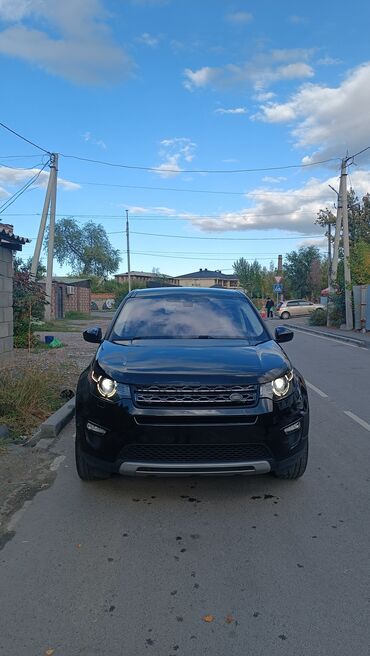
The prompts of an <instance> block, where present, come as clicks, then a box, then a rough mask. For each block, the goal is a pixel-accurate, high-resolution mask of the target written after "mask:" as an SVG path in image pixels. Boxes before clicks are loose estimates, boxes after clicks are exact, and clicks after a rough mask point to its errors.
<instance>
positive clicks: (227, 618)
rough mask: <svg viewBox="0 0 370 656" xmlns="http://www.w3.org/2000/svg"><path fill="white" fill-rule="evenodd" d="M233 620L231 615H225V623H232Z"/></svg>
mask: <svg viewBox="0 0 370 656" xmlns="http://www.w3.org/2000/svg"><path fill="white" fill-rule="evenodd" d="M233 621H234V618H233V616H232V615H227V616H226V624H232V623H233Z"/></svg>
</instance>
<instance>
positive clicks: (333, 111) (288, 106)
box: [252, 63, 370, 163]
mask: <svg viewBox="0 0 370 656" xmlns="http://www.w3.org/2000/svg"><path fill="white" fill-rule="evenodd" d="M369 107H370V63H366V64H363V65H362V66H359V67H358V68H356V69H354V70H353V71H351V72H350V73H349V74H348V75H347V77H346V78H345V79H344V80H343V82H342V83H341V84H340V85H339V86H338V87H327V86H322V85H318V84H306V85H304V86H303V87H301V89H300V90H299V91H298V92H296V93H295V94H293V96H292V97H291V98H290V100H288V101H287V102H285V103H272V102H271V103H267V104H265V105H261V107H260V111H259V113H258V114H257V115H255V116H254V117H252V118H255V119H259V120H262V121H266V122H268V123H282V122H290V123H294V127H293V128H292V135H293V137H294V139H295V145H296V146H297V147H299V148H305V149H307V147H309V148H312V147H317V146H318V150H316V152H314V153H313V155H311V156H309V157H305V158H304V160H303V161H304V163H310V162H314V161H317V160H320V159H326V158H330V157H339V156H344V155H345V153H346V151H347V149H348V150H349V152H350V153H355V152H357V151H358V150H361V149H362V148H364V147H365V146H368V145H369V142H370V127H369ZM369 156H370V153H369V152H368V153H367V154H364V155H363V156H362V158H363V159H361V162H363V161H365V159H366V158H367V160H368V159H369Z"/></svg>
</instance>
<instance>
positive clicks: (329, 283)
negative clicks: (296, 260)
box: [326, 223, 332, 327]
mask: <svg viewBox="0 0 370 656" xmlns="http://www.w3.org/2000/svg"><path fill="white" fill-rule="evenodd" d="M331 294H332V261H331V223H329V224H328V302H327V306H326V309H327V312H326V325H327V326H328V327H329V326H330V317H329V310H330V304H331Z"/></svg>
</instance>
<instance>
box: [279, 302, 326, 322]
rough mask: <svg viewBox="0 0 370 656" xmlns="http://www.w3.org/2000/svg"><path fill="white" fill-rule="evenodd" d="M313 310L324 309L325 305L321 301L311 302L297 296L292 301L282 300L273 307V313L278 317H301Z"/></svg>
mask: <svg viewBox="0 0 370 656" xmlns="http://www.w3.org/2000/svg"><path fill="white" fill-rule="evenodd" d="M315 310H322V311H323V312H325V311H326V307H325V305H321V303H312V302H311V301H305V300H304V299H303V298H298V299H295V300H292V301H282V302H281V303H279V305H278V306H277V307H276V309H275V315H276V316H277V317H279V318H280V319H290V317H303V316H304V315H307V314H311V313H312V312H314V311H315Z"/></svg>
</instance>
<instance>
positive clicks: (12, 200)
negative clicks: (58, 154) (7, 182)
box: [0, 160, 50, 214]
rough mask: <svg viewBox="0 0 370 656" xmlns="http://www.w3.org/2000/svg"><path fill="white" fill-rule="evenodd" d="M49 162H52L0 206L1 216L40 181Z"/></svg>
mask: <svg viewBox="0 0 370 656" xmlns="http://www.w3.org/2000/svg"><path fill="white" fill-rule="evenodd" d="M49 162H50V160H49V161H48V162H45V164H44V166H43V167H42V168H41V169H40V170H39V171H38V172H37V173H36V174H35V175H33V176H32V178H31V179H30V180H29V181H28V182H26V183H25V184H24V185H23V186H22V187H21V188H20V189H18V191H16V192H15V193H14V194H13V195H12V196H11V197H10V198H8V199H7V200H6V201H5V203H3V204H2V205H1V206H0V214H2V213H3V212H5V210H6V209H8V207H10V206H11V205H13V203H15V201H16V200H18V198H20V196H22V194H24V193H25V191H27V189H28V188H29V187H31V185H33V184H34V183H35V182H36V181H37V180H38V178H39V177H40V175H41V173H42V172H43V170H44V169H45V168H46V166H47V165H48V164H49Z"/></svg>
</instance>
